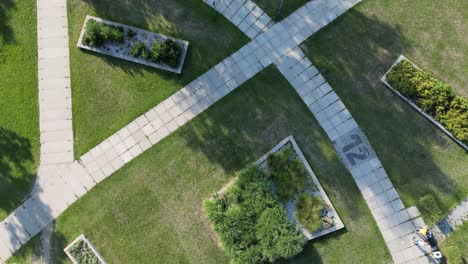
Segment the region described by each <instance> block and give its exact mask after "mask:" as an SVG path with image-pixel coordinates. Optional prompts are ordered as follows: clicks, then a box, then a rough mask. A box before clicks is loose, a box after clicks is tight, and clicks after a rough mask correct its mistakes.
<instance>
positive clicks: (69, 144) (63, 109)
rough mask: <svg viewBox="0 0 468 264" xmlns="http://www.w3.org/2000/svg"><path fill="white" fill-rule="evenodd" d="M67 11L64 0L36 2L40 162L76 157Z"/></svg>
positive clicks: (70, 159) (68, 159)
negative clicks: (74, 150)
mask: <svg viewBox="0 0 468 264" xmlns="http://www.w3.org/2000/svg"><path fill="white" fill-rule="evenodd" d="M52 11H54V12H52ZM66 12H67V11H66V1H64V0H52V1H49V0H38V1H37V31H38V42H37V44H38V79H39V80H38V81H39V82H38V83H39V115H40V118H39V120H40V121H39V126H40V142H41V156H40V157H41V165H52V164H61V163H67V162H73V159H74V158H73V129H72V109H71V90H70V64H69V55H68V54H69V52H68V23H67V13H66Z"/></svg>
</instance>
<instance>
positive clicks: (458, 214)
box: [433, 198, 468, 242]
mask: <svg viewBox="0 0 468 264" xmlns="http://www.w3.org/2000/svg"><path fill="white" fill-rule="evenodd" d="M467 220H468V198H465V200H463V201H462V202H461V203H460V204H459V205H458V206H457V207H455V208H454V209H453V210H452V212H451V213H450V214H449V215H448V216H447V217H446V218H444V219H443V220H442V221H440V222H438V223H437V224H436V225H435V226H434V227H433V233H434V235H435V236H436V238H437V240H439V242H441V241H443V240H444V239H445V238H447V237H448V236H449V235H450V233H451V232H452V231H454V230H456V229H457V228H458V227H459V226H461V225H462V224H463V223H464V222H465V221H467Z"/></svg>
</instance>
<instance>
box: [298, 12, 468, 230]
mask: <svg viewBox="0 0 468 264" xmlns="http://www.w3.org/2000/svg"><path fill="white" fill-rule="evenodd" d="M302 47H303V48H304V50H305V51H306V53H307V55H308V57H309V58H310V59H311V60H312V62H313V63H314V64H315V65H316V66H317V68H318V69H319V70H320V71H321V73H322V74H323V75H324V77H325V79H326V80H327V81H328V82H329V83H330V85H331V86H332V87H333V88H334V90H335V91H336V92H337V94H338V95H339V96H340V98H341V99H342V100H343V102H344V103H345V105H346V106H347V108H348V110H349V111H350V112H351V114H352V115H353V116H354V118H355V119H356V121H357V122H358V124H359V125H360V126H361V128H362V129H363V131H364V132H365V134H366V135H367V137H368V139H369V141H370V142H371V144H372V146H373V147H374V149H375V150H376V153H377V156H378V157H379V158H380V160H381V162H382V164H383V166H384V168H385V169H386V171H387V173H388V174H389V176H390V179H391V181H392V183H393V184H394V186H395V187H396V188H397V191H398V192H399V194H400V196H401V197H402V198H403V201H404V202H405V204H406V206H411V205H415V204H416V203H417V201H418V200H419V198H421V197H422V196H424V195H425V194H427V193H432V194H433V195H434V197H435V198H436V200H437V202H438V204H439V206H440V207H441V209H442V210H443V212H444V213H448V211H449V209H450V206H453V203H454V202H457V201H460V200H462V199H463V198H465V197H464V196H466V194H467V190H466V186H467V184H468V182H467V180H466V179H467V178H468V177H467V176H468V174H467V172H466V166H468V156H467V155H466V152H465V151H463V150H462V149H461V148H459V147H458V146H457V145H456V144H455V143H454V142H453V141H451V140H450V139H449V138H448V137H447V136H446V135H445V134H443V133H442V132H441V131H440V130H438V129H437V128H436V127H435V126H434V125H433V124H431V123H429V122H428V121H427V120H426V119H425V118H424V117H422V115H420V114H419V113H417V112H416V111H414V109H412V108H411V107H410V106H409V105H408V104H407V103H406V102H403V101H402V100H401V99H400V98H398V97H397V96H396V95H395V94H393V93H392V92H391V91H390V90H389V89H387V88H386V87H385V86H384V85H383V84H382V83H381V82H380V78H381V77H382V76H383V74H384V73H385V72H386V71H387V70H388V69H389V67H390V66H391V65H392V64H393V62H394V61H395V60H396V59H397V58H398V56H400V54H407V53H411V52H412V50H413V49H414V48H413V47H414V44H413V43H410V42H409V41H408V40H407V39H406V37H405V35H404V33H403V29H402V26H400V25H394V26H393V25H389V24H387V23H386V22H384V21H381V20H380V19H379V18H378V17H374V16H369V15H366V14H364V13H362V12H361V11H359V10H357V9H351V10H350V11H348V13H346V14H345V15H344V16H342V17H341V18H339V19H338V20H337V21H336V22H334V23H332V24H331V25H330V26H328V27H326V28H325V29H324V30H322V31H320V32H318V33H317V34H316V35H314V36H313V37H311V38H310V39H309V40H307V41H306V43H305V45H302ZM445 155H447V158H443V157H444V156H445ZM463 167H465V169H463ZM455 178H456V180H455ZM463 186H465V187H463ZM427 220H428V219H427V218H426V221H427Z"/></svg>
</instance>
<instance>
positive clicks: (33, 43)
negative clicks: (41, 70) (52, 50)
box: [0, 0, 39, 220]
mask: <svg viewBox="0 0 468 264" xmlns="http://www.w3.org/2000/svg"><path fill="white" fill-rule="evenodd" d="M37 93H38V91H37V35H36V1H34V0H6V1H1V2H0V220H1V219H3V218H5V217H6V216H7V215H8V214H9V213H10V212H11V211H13V210H14V209H15V208H16V207H17V206H18V205H19V204H20V203H21V200H22V199H23V198H24V197H25V196H26V194H27V193H28V192H29V189H30V186H31V184H32V182H33V180H34V177H35V171H36V167H37V166H38V164H39V124H38V123H39V121H38V103H37V101H38V99H37V97H38V96H37Z"/></svg>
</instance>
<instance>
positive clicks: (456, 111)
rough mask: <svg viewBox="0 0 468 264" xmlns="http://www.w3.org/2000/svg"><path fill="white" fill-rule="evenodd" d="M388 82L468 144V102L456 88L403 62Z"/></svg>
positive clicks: (394, 69) (390, 75)
mask: <svg viewBox="0 0 468 264" xmlns="http://www.w3.org/2000/svg"><path fill="white" fill-rule="evenodd" d="M387 82H388V83H389V84H390V85H391V86H392V87H393V88H395V89H396V90H398V91H399V92H400V93H401V94H403V95H404V96H406V97H407V98H409V99H411V100H412V101H413V102H414V103H415V104H416V105H418V106H419V107H420V108H421V109H422V110H423V111H424V112H426V113H428V114H429V115H431V116H433V117H434V119H435V120H437V121H439V122H440V123H441V124H442V125H444V126H445V127H446V128H447V130H448V131H450V132H451V133H452V134H453V135H454V136H455V137H457V138H458V139H459V140H460V141H461V142H463V143H465V144H468V100H467V99H466V98H463V97H460V96H457V95H455V92H454V91H453V89H452V88H451V87H450V86H449V85H447V84H445V83H443V82H441V81H439V80H437V79H435V78H433V77H432V75H431V74H430V73H427V72H423V71H421V70H419V69H417V68H416V67H414V66H413V65H412V64H411V63H410V62H408V61H406V60H403V61H401V62H400V63H399V64H398V65H396V66H395V67H394V68H393V69H392V70H391V71H390V72H389V73H388V75H387Z"/></svg>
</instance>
